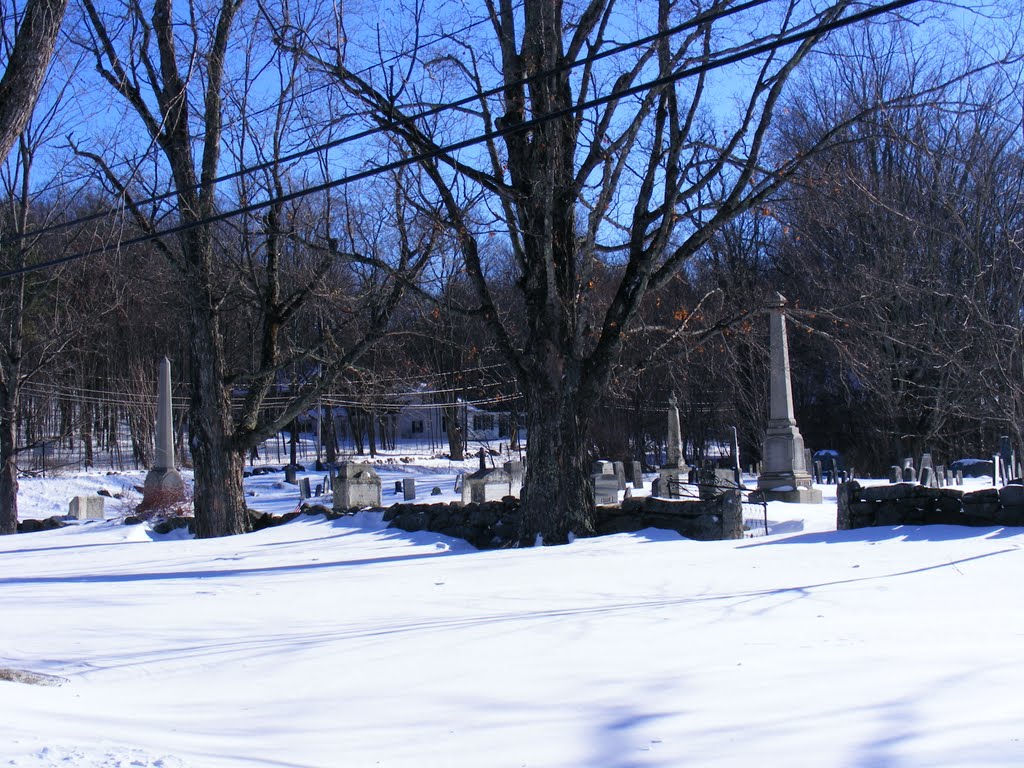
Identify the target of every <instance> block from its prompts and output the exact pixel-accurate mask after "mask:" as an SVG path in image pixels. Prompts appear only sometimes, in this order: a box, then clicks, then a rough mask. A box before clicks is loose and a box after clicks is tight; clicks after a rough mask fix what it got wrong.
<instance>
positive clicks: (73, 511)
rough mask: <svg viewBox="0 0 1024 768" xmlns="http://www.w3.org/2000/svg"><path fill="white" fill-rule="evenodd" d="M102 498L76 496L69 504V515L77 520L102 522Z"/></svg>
mask: <svg viewBox="0 0 1024 768" xmlns="http://www.w3.org/2000/svg"><path fill="white" fill-rule="evenodd" d="M103 503H104V502H103V497H102V496H75V497H73V498H72V499H71V503H70V504H68V514H70V515H71V516H72V517H74V518H75V519H76V520H102V519H103Z"/></svg>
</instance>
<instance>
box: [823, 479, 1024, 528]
mask: <svg viewBox="0 0 1024 768" xmlns="http://www.w3.org/2000/svg"><path fill="white" fill-rule="evenodd" d="M837 501H838V507H837V511H836V527H837V528H838V529H839V530H850V529H852V528H868V527H871V526H876V525H886V526H888V525H968V526H1024V485H1007V486H1003V487H1002V488H986V489H983V490H980V491H973V492H970V493H967V492H964V491H960V490H955V489H953V488H926V487H924V486H921V485H914V484H913V483H897V484H894V485H876V486H867V487H864V486H861V484H860V483H858V482H857V481H855V480H852V481H850V482H847V483H842V484H841V485H840V486H839V488H838V489H837Z"/></svg>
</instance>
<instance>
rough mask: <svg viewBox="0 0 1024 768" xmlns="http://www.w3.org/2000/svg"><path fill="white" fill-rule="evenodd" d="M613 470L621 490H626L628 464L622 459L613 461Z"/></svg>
mask: <svg viewBox="0 0 1024 768" xmlns="http://www.w3.org/2000/svg"><path fill="white" fill-rule="evenodd" d="M612 472H613V474H614V475H615V479H616V480H617V481H618V483H619V490H620V491H624V490H626V465H625V464H623V463H622V462H621V461H613V462H612Z"/></svg>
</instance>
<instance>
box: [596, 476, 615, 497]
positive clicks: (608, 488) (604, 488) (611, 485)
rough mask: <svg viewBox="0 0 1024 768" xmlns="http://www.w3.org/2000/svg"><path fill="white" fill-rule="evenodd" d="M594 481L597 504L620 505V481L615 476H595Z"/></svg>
mask: <svg viewBox="0 0 1024 768" xmlns="http://www.w3.org/2000/svg"><path fill="white" fill-rule="evenodd" d="M593 479H594V503H595V504H618V503H619V481H618V478H616V477H615V475H608V474H595V475H594V476H593Z"/></svg>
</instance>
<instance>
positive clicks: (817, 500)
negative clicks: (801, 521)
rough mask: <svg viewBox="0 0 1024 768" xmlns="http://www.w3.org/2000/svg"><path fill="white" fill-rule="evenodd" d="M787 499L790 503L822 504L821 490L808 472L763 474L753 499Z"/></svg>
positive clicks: (758, 481)
mask: <svg viewBox="0 0 1024 768" xmlns="http://www.w3.org/2000/svg"><path fill="white" fill-rule="evenodd" d="M762 499H763V500H764V501H785V502H788V503H790V504H821V491H819V490H818V489H816V488H814V487H813V486H812V484H811V476H810V475H807V474H795V473H792V474H789V473H787V474H762V475H761V477H759V478H758V480H757V492H756V493H754V494H753V495H752V500H762Z"/></svg>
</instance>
